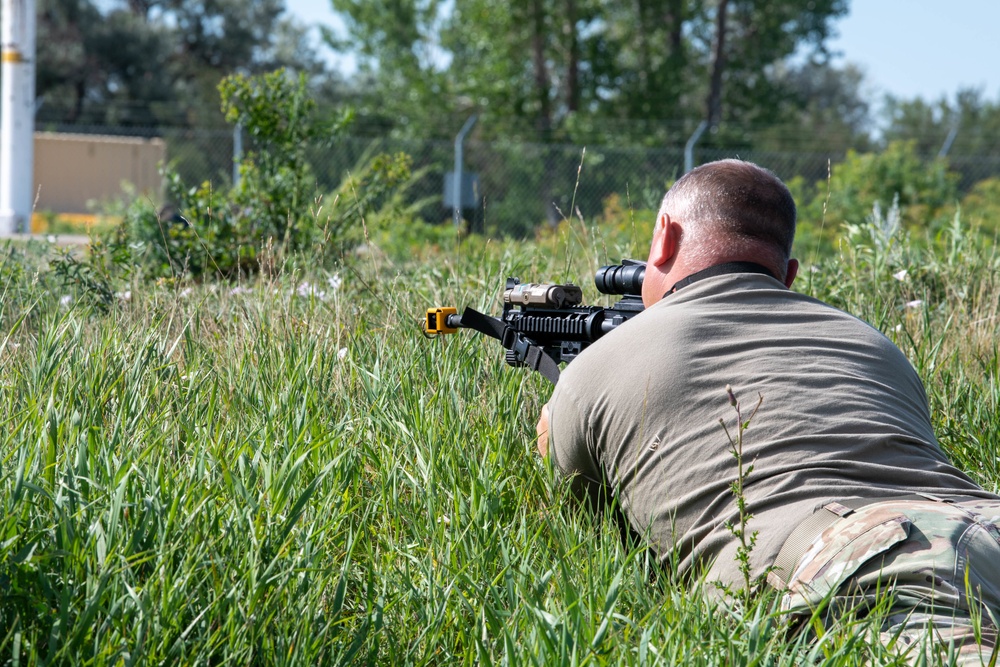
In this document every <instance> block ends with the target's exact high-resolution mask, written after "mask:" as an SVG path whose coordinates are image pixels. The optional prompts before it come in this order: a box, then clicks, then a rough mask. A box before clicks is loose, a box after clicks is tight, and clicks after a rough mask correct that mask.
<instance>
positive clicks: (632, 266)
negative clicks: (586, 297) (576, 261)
mask: <svg viewBox="0 0 1000 667" xmlns="http://www.w3.org/2000/svg"><path fill="white" fill-rule="evenodd" d="M645 275H646V262H639V261H636V260H634V259H626V260H622V263H621V264H613V265H611V266H602V267H601V268H599V269H598V270H597V273H595V274H594V284H595V285H597V291H598V292H600V293H601V294H627V295H631V296H641V295H642V279H643V278H644V277H645Z"/></svg>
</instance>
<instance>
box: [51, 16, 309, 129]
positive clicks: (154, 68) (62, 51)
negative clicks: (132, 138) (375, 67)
mask: <svg viewBox="0 0 1000 667" xmlns="http://www.w3.org/2000/svg"><path fill="white" fill-rule="evenodd" d="M284 11H285V6H284V0H251V1H247V0H110V1H107V2H96V1H95V0H40V5H39V27H38V33H39V38H38V86H37V90H38V94H39V96H40V97H41V98H42V99H43V106H42V109H41V114H40V120H41V122H42V123H60V124H62V123H70V124H73V123H86V124H92V125H93V124H97V125H115V126H144V127H155V126H159V125H174V126H176V125H202V126H204V125H218V124H221V122H222V118H221V114H220V112H219V109H218V102H217V92H216V86H217V84H218V83H219V81H220V80H221V79H222V77H223V76H225V75H227V74H229V73H232V72H235V71H243V72H247V73H260V72H264V71H270V70H273V69H276V68H279V67H282V66H287V67H289V68H290V69H294V70H295V71H299V72H304V73H306V74H307V75H309V76H311V77H319V76H320V75H322V74H323V73H324V66H323V64H322V63H321V61H320V60H319V58H318V56H317V55H316V52H315V50H314V49H311V48H309V44H308V40H307V39H306V37H305V34H306V29H305V28H304V27H303V26H300V25H297V24H295V23H294V22H292V21H290V20H289V19H287V18H284V17H283V13H284Z"/></svg>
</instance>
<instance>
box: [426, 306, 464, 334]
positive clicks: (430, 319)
mask: <svg viewBox="0 0 1000 667" xmlns="http://www.w3.org/2000/svg"><path fill="white" fill-rule="evenodd" d="M449 315H458V310H457V309H455V308H451V307H450V306H438V307H437V308H428V309H427V319H426V320H425V322H424V333H427V334H453V333H455V332H456V331H458V329H457V328H456V327H451V326H448V316H449Z"/></svg>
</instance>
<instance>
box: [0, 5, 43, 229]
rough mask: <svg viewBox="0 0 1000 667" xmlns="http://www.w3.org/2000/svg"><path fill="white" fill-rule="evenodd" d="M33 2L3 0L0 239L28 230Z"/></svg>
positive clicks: (0, 34)
mask: <svg viewBox="0 0 1000 667" xmlns="http://www.w3.org/2000/svg"><path fill="white" fill-rule="evenodd" d="M35 21H36V17H35V0H3V19H2V23H3V25H2V27H0V40H2V43H0V60H2V61H3V63H2V64H3V73H2V76H3V85H2V87H0V237H2V236H11V235H13V234H16V233H18V232H21V231H24V232H30V231H31V210H32V208H33V195H32V192H31V190H32V185H33V181H34V163H35V155H34V151H35V145H34V133H35Z"/></svg>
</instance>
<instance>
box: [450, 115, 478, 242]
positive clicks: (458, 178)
mask: <svg viewBox="0 0 1000 667" xmlns="http://www.w3.org/2000/svg"><path fill="white" fill-rule="evenodd" d="M476 118H477V116H476V114H472V115H471V116H469V119H468V120H467V121H465V125H463V126H462V129H461V130H460V131H459V133H458V135H457V136H456V137H455V181H454V186H455V189H454V193H455V209H454V219H455V227H456V228H458V227H460V226H461V225H462V148H463V145H464V144H465V137H466V135H467V134H469V132H470V131H471V130H472V126H473V125H475V124H476Z"/></svg>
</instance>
